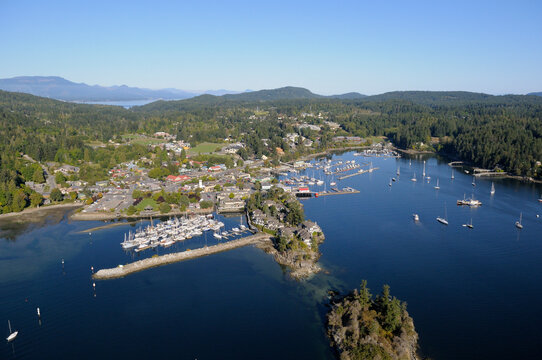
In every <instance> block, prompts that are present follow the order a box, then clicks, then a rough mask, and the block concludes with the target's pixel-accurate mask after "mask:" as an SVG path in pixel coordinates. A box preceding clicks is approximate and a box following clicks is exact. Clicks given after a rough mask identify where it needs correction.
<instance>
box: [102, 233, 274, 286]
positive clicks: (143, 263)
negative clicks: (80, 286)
mask: <svg viewBox="0 0 542 360" xmlns="http://www.w3.org/2000/svg"><path fill="white" fill-rule="evenodd" d="M270 238H271V235H269V234H266V233H257V234H254V235H250V236H247V237H244V238H241V239H237V240H232V241H228V242H224V243H221V244H217V245H213V246H207V247H202V248H199V249H194V250H186V251H182V252H177V253H172V254H166V255H162V256H155V257H151V258H147V259H143V260H139V261H136V262H133V263H130V264H126V265H119V266H117V267H115V268H111V269H101V270H99V271H98V272H96V273H95V274H93V275H92V278H93V279H96V280H106V279H115V278H121V277H125V276H127V275H129V274H132V273H135V272H138V271H142V270H145V269H149V268H153V267H157V266H162V265H167V264H172V263H176V262H179V261H184V260H189V259H195V258H198V257H202V256H207V255H211V254H216V253H219V252H223V251H228V250H232V249H236V248H239V247H242V246H247V245H252V244H256V243H258V242H262V241H265V240H269V239H270Z"/></svg>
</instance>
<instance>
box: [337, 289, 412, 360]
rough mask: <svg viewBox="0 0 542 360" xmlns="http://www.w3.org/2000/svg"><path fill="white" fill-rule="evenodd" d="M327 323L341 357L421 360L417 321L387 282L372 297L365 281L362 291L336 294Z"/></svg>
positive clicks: (356, 290) (368, 359)
mask: <svg viewBox="0 0 542 360" xmlns="http://www.w3.org/2000/svg"><path fill="white" fill-rule="evenodd" d="M327 322H328V326H327V333H328V336H329V337H330V341H331V344H332V346H333V347H334V349H335V350H336V352H337V355H338V357H339V358H340V359H342V360H370V359H374V360H415V359H418V356H417V354H416V349H417V347H418V334H417V333H416V330H415V329H414V321H413V320H412V318H411V317H410V316H409V315H408V312H407V310H406V303H404V302H401V301H399V300H398V299H397V298H396V297H392V296H391V295H390V287H389V286H388V285H384V286H383V288H382V293H381V294H380V295H377V296H376V297H373V295H372V294H371V293H370V291H369V288H368V287H367V281H366V280H363V281H362V282H361V287H360V289H359V290H358V289H355V290H354V291H352V292H351V293H349V294H347V295H345V296H339V295H337V296H335V297H334V298H333V299H332V301H331V309H330V311H329V312H328V314H327Z"/></svg>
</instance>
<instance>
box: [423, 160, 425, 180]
mask: <svg viewBox="0 0 542 360" xmlns="http://www.w3.org/2000/svg"><path fill="white" fill-rule="evenodd" d="M422 177H425V160H424V161H423V172H422Z"/></svg>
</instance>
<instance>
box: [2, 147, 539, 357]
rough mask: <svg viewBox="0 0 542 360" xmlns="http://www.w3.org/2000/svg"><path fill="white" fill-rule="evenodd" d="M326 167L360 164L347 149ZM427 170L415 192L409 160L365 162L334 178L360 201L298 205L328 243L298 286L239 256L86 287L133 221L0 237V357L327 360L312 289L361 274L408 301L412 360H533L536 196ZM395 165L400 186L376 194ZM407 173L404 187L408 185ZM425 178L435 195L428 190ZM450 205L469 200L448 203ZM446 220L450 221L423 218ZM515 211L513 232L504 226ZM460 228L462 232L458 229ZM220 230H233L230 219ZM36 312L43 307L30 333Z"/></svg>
mask: <svg viewBox="0 0 542 360" xmlns="http://www.w3.org/2000/svg"><path fill="white" fill-rule="evenodd" d="M339 158H340V159H342V160H362V159H361V158H356V157H354V156H353V153H352V152H349V153H344V154H341V155H337V156H335V157H334V159H339ZM425 159H426V173H427V175H429V176H431V179H430V182H429V183H428V182H427V180H424V179H422V167H423V160H422V158H419V159H417V158H413V160H412V163H411V165H409V159H408V158H401V159H392V158H366V159H363V161H372V162H373V165H374V166H375V167H379V169H378V170H376V171H374V172H372V173H370V174H362V175H359V176H355V177H352V178H349V179H345V180H341V181H338V187H341V188H342V187H345V186H351V187H353V188H355V189H357V190H359V191H360V193H359V194H348V195H340V196H326V197H319V198H311V199H306V200H303V204H304V208H305V216H306V217H307V218H310V219H313V220H315V221H317V222H318V224H319V225H320V226H321V227H322V229H323V231H324V233H325V235H326V240H325V242H324V243H323V244H322V245H321V247H320V251H321V252H322V257H321V259H320V262H321V264H322V265H323V267H324V268H325V272H323V273H320V274H318V275H316V276H315V277H314V278H312V279H310V280H308V281H306V282H296V281H293V280H290V279H289V278H288V276H287V275H285V274H284V273H283V271H282V270H281V268H280V266H279V265H277V264H276V263H275V262H274V261H273V259H272V257H270V256H268V255H266V254H265V253H263V252H262V251H261V250H259V249H256V248H252V247H246V248H241V249H236V250H233V251H231V252H226V253H221V254H216V255H213V256H210V257H206V258H200V259H195V260H191V261H186V262H180V263H177V264H172V265H167V266H163V267H160V268H154V269H149V270H146V271H144V272H140V273H137V274H133V275H130V276H128V277H126V278H123V279H117V280H111V281H99V282H96V291H95V292H94V291H93V288H92V280H91V278H90V275H91V271H90V267H91V266H93V267H94V268H95V269H100V268H104V267H112V266H116V265H118V264H121V263H127V262H129V261H132V258H131V257H130V256H128V255H126V254H125V253H124V252H123V251H122V249H121V247H120V245H119V243H120V242H121V241H122V237H123V234H124V233H125V232H127V231H128V230H129V229H133V227H131V225H126V226H118V227H114V228H109V229H104V230H99V231H96V232H94V233H92V235H88V234H86V233H83V234H78V233H77V232H79V231H81V230H84V229H87V228H91V227H93V226H99V225H100V224H103V223H101V222H70V221H69V220H67V219H66V218H64V219H63V220H61V221H60V222H58V223H56V224H49V225H47V226H45V227H42V228H37V229H33V228H32V227H30V228H29V230H28V231H23V232H22V233H18V234H17V235H16V236H15V237H14V238H13V239H11V240H7V239H2V240H1V241H0V251H1V253H0V254H1V256H0V259H2V260H0V287H1V288H2V291H1V293H0V309H1V310H0V314H1V316H0V318H1V319H10V320H11V321H12V326H14V327H16V328H17V329H18V330H19V332H20V335H19V337H18V339H17V341H15V342H14V343H12V344H8V345H5V346H3V347H2V350H1V352H0V355H1V356H2V358H36V357H43V358H47V357H55V358H72V357H78V358H94V357H99V356H103V354H108V356H120V357H128V356H130V355H134V354H135V355H137V356H138V357H150V356H155V357H173V356H175V357H179V358H199V359H203V358H231V357H238V358H248V357H253V358H269V359H271V358H281V357H282V358H283V357H285V356H284V354H288V356H287V357H288V358H293V357H296V358H306V359H316V358H322V359H326V358H331V357H332V352H331V350H330V349H329V346H328V343H327V339H326V337H325V330H324V325H325V324H324V318H323V313H324V311H325V308H324V306H323V304H324V303H325V302H326V299H327V298H326V296H325V295H326V292H327V290H331V289H340V290H350V289H352V288H354V287H357V286H359V282H360V281H361V279H367V280H368V283H369V287H370V288H371V289H372V291H373V292H374V293H376V292H379V291H380V288H381V285H382V284H389V285H390V286H391V289H392V292H393V294H394V295H395V296H397V297H398V298H400V299H401V300H404V301H406V302H407V303H408V309H409V313H410V314H411V316H412V317H413V318H414V323H415V326H416V329H417V331H418V333H419V334H420V347H421V353H422V354H424V355H426V356H430V357H432V358H436V359H457V358H463V359H469V358H472V359H475V358H480V357H483V358H495V359H496V358H510V357H517V358H534V357H536V355H537V354H539V353H540V351H541V346H540V345H539V341H538V339H539V338H540V334H541V333H540V330H539V329H538V328H537V326H536V323H534V321H533V319H538V318H541V316H542V313H541V311H540V310H539V309H538V308H537V307H536V306H535V301H534V300H535V299H537V298H538V296H540V295H541V294H542V285H540V274H541V273H542V272H541V271H540V270H542V269H541V262H540V258H541V256H542V246H541V244H540V243H539V238H540V237H539V233H540V229H541V228H542V221H541V220H540V219H539V218H536V214H537V213H542V210H541V206H540V204H539V203H538V202H537V199H538V197H539V194H540V191H541V188H540V185H533V184H523V183H520V182H518V181H515V180H509V179H502V180H494V182H495V187H496V193H495V195H494V196H491V195H490V187H491V180H488V179H477V184H476V186H475V187H474V186H472V185H471V182H472V177H471V176H468V175H467V174H465V173H463V172H462V171H461V170H459V169H456V171H455V179H453V180H452V179H451V172H452V168H450V167H449V166H448V165H447V163H446V161H443V160H440V159H437V158H434V157H425ZM397 167H399V168H400V172H401V175H400V176H399V177H398V179H397V181H395V182H393V183H392V186H391V187H390V186H389V182H390V179H391V178H392V177H397V175H396V170H397ZM313 171H314V173H315V174H314V176H315V177H317V178H322V179H324V178H326V181H327V182H329V180H330V177H329V176H326V175H324V174H323V173H322V172H320V171H318V170H312V169H310V168H309V169H308V170H306V173H307V174H308V175H310V176H313V175H312V174H313ZM414 173H416V174H417V178H418V181H417V182H412V181H410V179H411V177H412V176H413V174H414ZM437 178H438V179H439V185H440V190H436V189H434V186H435V182H436V179H437ZM327 186H328V187H329V185H327ZM318 189H323V187H320V188H318ZM464 194H465V196H466V197H470V196H472V195H474V196H475V197H476V198H477V199H479V200H481V201H482V202H483V205H482V206H481V207H478V208H469V207H459V206H457V205H456V200H457V199H461V198H463V195H464ZM445 212H446V214H447V218H448V220H449V225H448V226H444V225H441V224H439V223H438V222H437V221H436V217H437V216H444V213H445ZM520 212H522V213H523V224H524V229H523V230H517V229H516V228H515V226H514V222H515V221H516V220H517V219H518V217H519V214H520ZM413 213H417V214H419V216H420V221H419V222H418V223H416V222H414V221H413V219H412V214H413ZM471 218H472V222H473V224H474V229H472V230H471V229H468V228H466V227H463V226H462V224H466V223H467V222H469V221H470V219H471ZM224 221H225V222H226V226H227V227H228V228H231V227H232V226H234V224H238V223H239V217H237V218H225V219H224ZM146 223H148V222H143V224H146ZM210 238H211V237H209V236H207V241H214V242H215V243H216V240H214V239H213V240H210ZM204 241H205V239H203V237H200V238H198V239H194V244H193V245H188V244H186V245H184V246H194V247H196V246H202V245H203V244H204ZM180 246H181V247H182V246H183V245H180ZM183 249H185V247H184V248H180V249H179V250H183ZM149 254H150V253H149ZM145 256H148V255H145ZM61 259H64V260H65V264H64V268H63V267H62V264H61ZM6 274H7V275H6ZM94 294H96V296H94ZM36 307H40V308H41V309H42V325H41V326H40V325H39V324H38V319H37V316H36ZM90 339H95V340H93V341H92V342H91V341H89V340H90ZM12 345H13V346H12Z"/></svg>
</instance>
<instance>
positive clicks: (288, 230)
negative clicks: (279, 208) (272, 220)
mask: <svg viewBox="0 0 542 360" xmlns="http://www.w3.org/2000/svg"><path fill="white" fill-rule="evenodd" d="M279 235H280V236H282V237H285V238H286V239H291V238H293V237H294V235H295V229H294V228H293V227H283V228H282V229H280V230H279Z"/></svg>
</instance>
